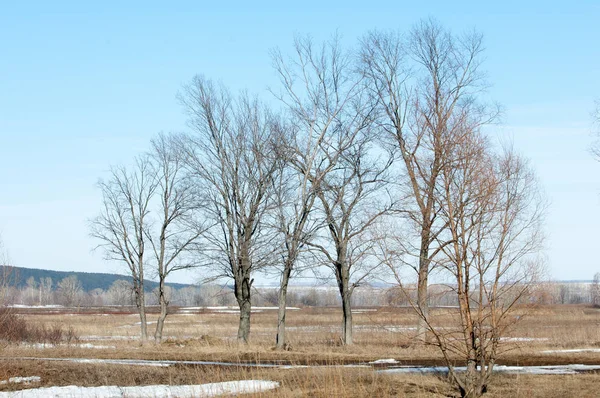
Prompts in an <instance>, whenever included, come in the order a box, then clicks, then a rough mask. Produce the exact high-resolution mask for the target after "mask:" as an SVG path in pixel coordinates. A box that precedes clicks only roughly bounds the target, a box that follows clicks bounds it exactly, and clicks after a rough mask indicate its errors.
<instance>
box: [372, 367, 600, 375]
mask: <svg viewBox="0 0 600 398" xmlns="http://www.w3.org/2000/svg"><path fill="white" fill-rule="evenodd" d="M454 370H455V371H456V372H465V371H466V370H467V369H466V367H462V366H457V367H455V368H454ZM597 370H600V365H550V366H502V365H496V366H494V371H495V372H503V373H512V374H534V375H552V374H557V375H571V374H577V373H579V372H589V371H597ZM378 372H379V373H447V372H448V368H447V367H445V366H432V367H416V366H402V367H397V368H391V369H384V370H379V371H378Z"/></svg>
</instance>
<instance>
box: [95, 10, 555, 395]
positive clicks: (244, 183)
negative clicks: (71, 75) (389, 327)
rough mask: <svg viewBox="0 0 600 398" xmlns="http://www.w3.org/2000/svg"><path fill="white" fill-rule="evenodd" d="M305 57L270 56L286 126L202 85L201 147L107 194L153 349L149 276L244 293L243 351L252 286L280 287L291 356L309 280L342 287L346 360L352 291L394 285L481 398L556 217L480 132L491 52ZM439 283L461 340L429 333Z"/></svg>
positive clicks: (193, 94)
mask: <svg viewBox="0 0 600 398" xmlns="http://www.w3.org/2000/svg"><path fill="white" fill-rule="evenodd" d="M294 50H295V52H294V54H293V55H291V56H287V55H283V54H281V53H280V52H279V51H274V52H273V54H272V58H273V64H274V68H275V71H276V72H277V75H278V76H279V80H280V84H279V85H278V86H277V87H274V88H271V89H270V93H271V94H272V95H273V97H274V98H275V99H276V100H277V101H276V104H277V105H276V106H275V108H269V107H268V106H267V105H266V104H265V103H263V102H261V101H260V100H259V99H258V98H255V97H252V96H250V95H248V94H245V93H242V94H240V95H235V94H232V93H231V92H230V91H229V90H227V89H226V88H225V87H224V86H222V85H220V84H215V83H213V82H212V81H211V80H209V79H207V78H205V77H202V76H198V77H195V78H194V79H193V80H192V82H191V83H190V84H189V85H187V86H185V88H184V90H183V92H182V93H181V94H180V100H181V103H182V104H183V106H184V108H185V110H186V112H187V114H188V116H189V127H190V130H191V131H190V132H189V133H188V134H182V135H178V136H160V137H159V138H158V139H157V140H155V141H153V148H152V150H151V152H150V153H149V154H147V155H144V156H142V157H140V158H138V159H137V160H136V163H135V164H134V166H133V167H131V168H127V169H126V168H115V169H113V171H112V175H111V177H110V178H109V180H107V181H104V182H101V183H100V187H101V189H102V192H103V195H104V205H105V207H104V210H103V212H102V213H101V215H100V216H99V217H98V218H97V219H95V220H94V222H93V235H94V236H95V237H96V238H98V239H99V241H100V242H101V243H100V246H102V247H103V248H104V249H105V252H106V254H107V258H109V259H113V260H115V259H116V260H119V261H122V262H124V263H126V264H127V265H128V267H129V269H130V271H131V275H132V276H133V280H134V291H135V293H136V303H137V304H138V307H139V308H140V318H141V321H142V337H145V336H146V331H145V315H144V310H143V302H144V287H143V279H144V272H146V270H147V269H151V270H153V271H154V273H155V274H157V276H158V277H159V281H161V284H163V283H164V279H165V278H166V277H167V275H168V274H169V273H170V272H172V271H176V270H178V269H182V268H186V267H192V266H199V267H203V269H204V270H206V272H205V275H209V276H210V277H213V278H216V279H219V278H228V279H229V280H230V281H232V282H233V286H234V288H233V290H234V294H235V298H236V301H237V303H238V305H239V308H240V321H239V331H238V339H239V340H240V341H242V342H248V339H249V335H250V317H251V305H252V292H253V288H252V287H253V282H254V277H255V275H256V272H261V271H268V272H276V273H278V274H279V275H280V281H281V284H280V289H279V294H278V303H279V306H280V307H279V308H280V309H279V316H278V327H277V338H276V342H277V347H278V348H283V347H285V345H286V338H285V305H286V304H285V303H286V294H287V290H288V284H289V281H290V278H292V276H293V275H294V274H295V273H297V272H302V271H305V270H306V269H308V268H310V269H311V270H312V272H313V273H314V274H315V276H317V277H331V278H332V279H333V280H334V281H335V282H336V285H337V287H338V291H339V295H340V301H341V305H342V313H343V322H342V341H343V343H344V344H352V342H353V339H352V310H351V302H352V301H351V299H352V294H353V292H354V291H355V289H356V287H357V286H360V285H361V284H363V283H365V282H367V281H368V280H369V279H370V278H373V277H375V276H379V277H382V276H383V275H386V273H387V275H388V276H390V275H391V276H392V278H393V279H394V280H396V282H397V283H398V285H399V286H400V287H401V288H402V287H403V286H407V285H408V284H411V283H413V281H416V285H417V286H418V287H417V297H416V300H413V299H412V298H411V299H410V300H409V301H410V303H411V305H412V306H413V307H414V309H415V311H416V313H417V315H418V318H419V325H418V326H419V328H418V333H417V337H418V338H419V339H421V340H423V341H429V339H430V337H432V338H433V341H434V344H437V345H438V346H439V347H440V349H441V351H442V353H443V354H444V357H445V358H447V360H448V364H449V365H450V369H453V368H452V366H451V365H452V363H451V359H450V358H451V357H452V356H453V355H454V354H459V355H461V356H462V357H463V358H465V359H466V360H467V364H468V369H469V371H468V372H467V373H466V375H458V374H456V373H455V372H453V371H452V370H451V375H452V377H453V379H454V381H455V383H456V384H457V385H458V386H459V388H460V389H461V391H462V392H463V395H465V396H475V395H479V394H481V393H482V392H483V391H484V390H485V385H486V383H487V379H488V378H489V375H490V374H491V371H492V368H493V364H494V360H495V358H496V354H497V346H498V342H499V336H500V334H501V333H502V331H503V327H504V324H503V321H504V320H505V319H507V318H508V316H507V314H508V313H509V312H510V310H511V309H513V308H514V305H515V303H517V302H518V301H519V300H520V299H522V297H523V295H525V294H527V292H528V288H529V282H530V281H531V280H532V278H534V277H535V276H536V273H535V272H533V270H534V268H535V265H536V264H537V263H536V260H537V259H536V253H537V251H538V250H539V247H540V240H541V236H540V233H539V227H540V223H541V219H542V216H543V210H544V204H543V203H544V201H543V198H542V197H541V195H540V194H539V191H538V190H537V185H536V180H535V177H534V175H533V172H532V171H531V169H530V167H529V166H528V164H527V162H526V161H525V160H524V159H523V158H521V157H520V156H518V155H517V154H515V153H514V151H512V150H511V149H510V148H509V149H501V150H498V149H497V148H496V146H495V145H493V144H492V140H491V139H490V138H489V137H487V136H486V134H485V133H484V132H483V127H484V126H485V125H488V124H490V123H492V122H494V121H495V120H496V118H497V115H498V109H497V107H490V106H487V105H485V103H486V101H484V100H483V98H484V93H485V87H486V82H485V79H484V74H483V72H482V71H481V70H480V68H481V55H482V51H483V46H482V40H481V36H480V35H478V34H476V33H468V34H464V35H456V34H453V33H452V32H450V31H448V30H446V29H444V28H443V27H441V26H440V25H439V24H438V23H436V22H435V21H432V20H427V21H423V22H421V23H420V24H418V25H417V26H416V27H415V28H414V29H412V30H411V31H410V32H409V33H407V34H399V33H385V32H371V33H369V34H367V35H366V36H364V37H363V39H362V40H361V41H360V44H359V46H358V48H357V49H356V50H353V51H347V50H345V49H344V48H343V47H342V45H341V43H340V41H339V40H338V38H333V39H332V40H329V41H327V42H325V43H322V44H315V43H313V42H312V41H311V40H310V39H309V38H298V39H297V40H296V41H295V43H294ZM309 265H310V267H309ZM411 269H414V271H415V273H414V274H411V273H410V271H407V270H411ZM274 270H275V271H274ZM327 270H328V271H327ZM327 272H329V273H327ZM432 273H434V274H435V276H436V278H438V279H439V280H440V281H442V283H445V284H446V285H447V286H448V287H449V289H451V290H452V291H453V292H454V294H455V295H456V298H457V302H458V304H459V309H460V310H459V313H460V317H459V318H460V319H458V324H459V325H460V326H459V328H458V331H457V332H456V333H446V332H442V331H440V330H438V329H436V328H435V326H434V323H433V322H432V321H431V317H430V313H429V304H428V286H429V284H430V276H431V275H432ZM329 275H330V276H329ZM410 297H412V296H410ZM163 303H164V313H162V312H161V319H162V320H163V321H164V316H166V305H167V304H168V303H167V301H166V300H162V301H161V305H162V304H163ZM160 328H162V321H161V322H159V326H157V331H156V334H155V338H156V339H157V341H159V340H160V336H161V332H160V330H159V329H160Z"/></svg>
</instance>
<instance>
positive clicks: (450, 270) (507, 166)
mask: <svg viewBox="0 0 600 398" xmlns="http://www.w3.org/2000/svg"><path fill="white" fill-rule="evenodd" d="M451 152H452V155H450V156H449V158H450V159H452V161H451V162H445V164H444V167H443V168H442V170H441V177H440V178H441V181H440V182H441V184H440V188H439V190H438V192H437V195H436V200H437V201H438V202H439V207H440V217H442V218H443V219H444V220H445V225H446V228H445V230H444V231H443V233H442V234H440V235H439V236H438V237H437V239H438V240H440V241H442V242H450V243H448V244H443V245H442V246H441V247H442V249H441V250H442V252H443V256H442V257H441V258H440V260H438V266H439V268H440V273H441V274H442V275H443V276H445V277H446V278H448V279H447V280H448V286H449V287H450V288H451V289H452V291H453V292H454V294H455V295H456V297H457V299H458V307H459V309H458V311H459V320H458V326H457V328H456V329H450V330H449V329H441V328H438V327H437V326H436V325H435V324H434V323H433V322H431V321H430V320H429V318H424V316H423V314H422V313H421V312H420V311H418V313H419V315H420V316H421V317H422V318H424V320H425V321H426V322H427V327H428V329H429V331H430V332H431V333H432V334H433V336H434V339H435V343H434V344H436V345H437V346H438V347H439V348H440V350H441V353H442V354H443V357H444V359H445V361H446V363H447V365H448V367H449V373H450V378H451V380H452V381H453V382H454V384H455V385H456V386H457V387H458V389H459V390H460V392H461V395H462V396H463V397H478V396H481V395H482V394H483V393H484V392H485V391H486V390H487V383H488V381H489V378H490V377H491V375H492V371H493V368H494V364H495V362H496V359H497V357H498V355H499V353H500V351H499V345H500V339H501V336H502V335H503V334H504V333H505V332H506V330H507V328H508V327H510V326H511V325H513V324H514V322H515V319H517V318H518V317H514V316H512V314H513V313H514V311H515V309H516V306H517V305H518V304H519V303H521V302H527V296H528V295H529V294H530V293H532V290H531V289H532V286H533V284H534V283H535V281H536V280H537V279H538V278H539V272H538V271H539V270H538V268H537V267H538V264H539V263H538V261H539V258H538V253H539V250H540V248H541V240H542V235H541V232H540V227H541V223H542V221H543V216H544V214H545V208H546V205H545V201H544V200H543V197H542V196H541V194H540V191H539V190H538V188H537V182H536V179H535V176H534V174H533V172H532V170H531V169H530V168H529V166H528V164H527V162H526V161H524V160H523V159H522V158H521V157H519V156H518V155H516V154H515V153H514V152H513V151H512V150H505V151H504V153H502V154H500V155H494V154H491V153H490V150H489V146H488V144H487V142H486V140H485V139H482V138H480V137H478V136H477V135H465V139H464V140H463V141H462V142H460V143H457V145H455V146H454V147H453V148H452V149H451ZM417 307H418V304H417ZM454 356H458V357H460V358H462V359H464V360H465V361H466V372H464V373H458V372H456V371H455V370H454V362H455V359H454V358H453V357H454Z"/></svg>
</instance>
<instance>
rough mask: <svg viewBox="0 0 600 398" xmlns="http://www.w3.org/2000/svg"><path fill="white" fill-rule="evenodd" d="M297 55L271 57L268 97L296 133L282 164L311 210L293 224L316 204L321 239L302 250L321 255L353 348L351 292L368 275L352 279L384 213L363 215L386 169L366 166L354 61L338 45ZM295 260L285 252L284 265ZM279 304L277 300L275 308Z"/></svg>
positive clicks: (366, 135)
mask: <svg viewBox="0 0 600 398" xmlns="http://www.w3.org/2000/svg"><path fill="white" fill-rule="evenodd" d="M295 50H296V54H295V57H293V58H291V59H290V60H285V59H284V58H283V57H282V56H281V54H279V53H275V57H274V61H275V67H276V70H277V72H278V74H279V76H280V81H281V86H282V88H281V91H280V92H274V93H275V95H276V96H277V97H278V98H279V99H280V100H281V101H282V103H283V104H284V105H286V107H287V109H288V111H289V117H290V119H291V120H292V121H293V122H292V123H293V126H295V127H296V128H297V130H296V131H295V136H296V137H297V138H296V140H295V142H294V144H293V145H292V147H293V150H292V151H291V156H288V157H287V158H288V159H289V160H290V164H291V165H292V166H293V167H294V168H295V170H296V172H297V173H298V174H299V175H300V178H301V180H302V184H301V189H300V192H301V194H302V195H304V198H303V202H304V203H305V204H310V207H307V206H304V207H302V206H300V208H301V209H303V211H302V212H300V213H299V214H297V215H296V219H297V220H302V219H303V218H302V217H305V215H304V214H307V212H310V211H311V210H312V207H313V205H314V203H315V199H316V200H317V201H318V204H319V206H318V210H319V211H320V212H321V217H322V219H323V227H324V230H325V231H327V232H326V234H321V236H317V237H316V239H313V240H310V241H305V242H304V243H305V244H309V245H310V247H312V248H313V249H316V250H317V251H318V252H320V253H321V254H322V255H323V256H324V257H325V262H324V264H326V265H328V266H329V267H330V268H331V269H332V270H333V273H334V275H335V277H336V281H337V284H338V287H339V292H340V296H341V297H342V308H343V323H342V330H343V341H344V343H345V344H352V312H351V305H350V300H351V296H352V291H353V289H354V287H355V286H356V285H357V284H358V283H360V282H361V281H362V280H363V279H364V278H365V277H366V276H367V274H368V272H366V273H363V274H361V275H360V276H357V275H358V274H355V273H354V271H358V269H359V268H361V265H363V264H364V265H366V263H367V262H366V261H363V260H365V258H364V255H365V254H366V252H367V251H368V250H367V248H368V244H362V243H364V242H365V241H364V240H363V239H364V238H365V237H366V235H367V231H368V228H369V227H370V226H371V225H372V224H373V223H374V222H375V220H376V219H377V218H378V217H379V216H380V215H381V214H383V213H384V211H383V210H382V209H381V208H380V207H379V206H375V207H371V209H372V210H374V211H372V212H368V211H366V209H367V206H368V205H373V202H370V203H368V202H369V201H371V200H372V199H374V196H375V195H376V192H377V191H378V189H379V188H380V187H381V185H383V178H382V175H383V172H384V170H385V169H386V166H387V165H384V166H383V167H381V165H380V164H377V162H374V161H373V159H372V158H370V156H371V155H372V151H373V149H372V148H371V147H370V145H369V142H370V140H372V139H373V136H372V134H373V124H372V122H373V120H374V115H373V112H374V105H375V104H374V102H373V101H372V98H371V97H370V96H368V95H366V94H367V93H366V92H365V90H364V84H363V77H362V75H361V74H359V73H356V72H355V70H354V64H353V59H352V57H351V55H350V53H347V52H344V51H343V50H342V48H341V46H340V43H339V38H337V37H334V38H333V39H332V40H330V41H328V42H326V43H324V44H323V45H321V46H314V45H313V43H312V42H311V40H310V39H308V38H297V39H296V41H295ZM384 202H385V200H384ZM384 207H385V206H384ZM296 227H297V228H296V231H295V232H296V237H293V235H294V234H289V235H288V236H291V237H292V241H296V242H297V241H298V239H299V238H301V236H302V228H304V226H303V225H301V224H296ZM298 227H300V228H298ZM310 235H314V234H312V233H311V234H310ZM288 242H289V240H288ZM359 242H362V243H359ZM297 247H298V246H296V248H297ZM296 250H297V249H296ZM296 255H297V254H295V253H294V251H291V252H288V255H287V258H288V259H289V258H294V256H296ZM286 269H289V266H288V267H284V273H285V272H286ZM367 270H368V267H365V268H363V271H367ZM282 281H285V278H282ZM285 283H287V282H285ZM285 286H286V285H285V284H283V283H282V285H281V288H280V291H281V292H285ZM284 297H285V294H283V295H282V296H281V297H280V308H281V305H282V304H281V303H282V300H283V299H284ZM281 321H282V319H281V317H280V321H279V322H280V324H281ZM279 338H280V337H279V335H278V340H279Z"/></svg>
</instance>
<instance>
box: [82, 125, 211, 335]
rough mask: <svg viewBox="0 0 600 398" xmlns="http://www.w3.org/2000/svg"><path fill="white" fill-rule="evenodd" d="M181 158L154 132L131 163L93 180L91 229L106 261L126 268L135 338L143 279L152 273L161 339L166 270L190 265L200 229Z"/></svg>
mask: <svg viewBox="0 0 600 398" xmlns="http://www.w3.org/2000/svg"><path fill="white" fill-rule="evenodd" d="M183 167H184V163H183V158H182V154H181V152H180V151H179V149H178V148H177V147H176V146H175V145H174V141H173V139H172V137H170V136H165V135H159V136H158V137H157V138H156V139H154V140H153V141H152V149H151V150H150V152H148V153H146V154H143V155H141V156H139V157H137V158H136V159H135V162H134V164H133V166H132V167H130V168H126V167H114V168H113V169H112V170H111V173H110V177H109V178H108V179H107V180H102V181H100V182H99V187H100V189H101V191H102V195H103V205H104V208H103V210H102V212H101V213H100V215H99V216H97V217H96V218H95V219H94V220H92V221H91V231H92V232H91V234H92V236H93V237H95V238H96V239H97V240H98V241H99V245H98V246H99V247H101V248H102V249H104V253H105V257H106V259H108V260H115V261H119V262H122V263H124V264H126V265H127V267H128V268H129V273H130V275H131V277H132V281H133V292H134V297H135V304H136V306H137V308H138V310H139V315H140V324H141V330H140V333H141V338H142V340H143V341H144V340H146V339H147V338H148V332H147V323H146V311H145V306H146V300H145V289H144V278H145V277H146V273H147V272H150V275H151V276H156V277H157V278H158V283H159V292H158V299H159V304H160V307H161V311H160V317H159V319H158V322H157V325H156V331H155V333H154V338H155V340H156V341H157V342H159V341H161V339H162V330H163V326H164V320H165V318H166V316H167V307H168V304H169V303H168V299H167V296H166V294H165V281H166V279H167V277H168V276H169V274H171V273H172V272H176V271H178V270H182V269H187V268H191V267H194V266H195V265H196V264H197V259H196V256H194V255H192V254H191V253H193V252H195V251H197V250H198V245H199V238H200V236H201V235H202V233H203V232H204V231H205V230H206V226H205V221H204V220H202V219H198V218H196V217H197V212H196V210H197V208H198V206H199V203H198V201H197V199H196V195H195V194H194V187H193V186H191V185H190V184H187V182H186V181H185V178H186V176H185V174H184V172H183V170H184V169H183Z"/></svg>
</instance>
